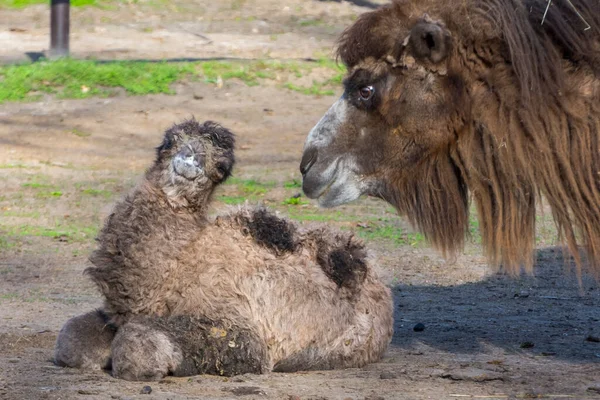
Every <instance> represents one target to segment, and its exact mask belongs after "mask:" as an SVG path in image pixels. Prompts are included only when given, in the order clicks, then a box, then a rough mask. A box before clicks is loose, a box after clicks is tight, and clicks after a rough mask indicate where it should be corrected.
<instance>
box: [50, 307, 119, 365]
mask: <svg viewBox="0 0 600 400" xmlns="http://www.w3.org/2000/svg"><path fill="white" fill-rule="evenodd" d="M114 336H115V328H114V327H113V326H111V325H109V324H108V323H107V317H106V315H105V314H104V313H103V312H102V311H100V310H96V311H92V312H89V313H87V314H83V315H79V316H77V317H73V318H71V319H70V320H68V321H67V323H66V324H65V325H64V326H63V327H62V329H61V330H60V333H59V334H58V338H57V339H56V348H55V350H54V362H55V363H56V365H59V366H61V367H72V368H83V369H95V370H100V369H107V368H110V347H111V342H112V340H113V338H114Z"/></svg>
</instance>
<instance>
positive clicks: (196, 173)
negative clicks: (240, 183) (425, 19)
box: [149, 119, 235, 202]
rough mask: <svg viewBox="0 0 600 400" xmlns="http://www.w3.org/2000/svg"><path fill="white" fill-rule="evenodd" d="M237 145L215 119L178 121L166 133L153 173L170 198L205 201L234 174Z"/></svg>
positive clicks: (158, 151) (151, 174)
mask: <svg viewBox="0 0 600 400" xmlns="http://www.w3.org/2000/svg"><path fill="white" fill-rule="evenodd" d="M234 145H235V137H234V134H233V133H232V132H230V131H229V130H227V129H226V128H224V127H222V126H221V125H219V124H217V123H215V122H211V121H206V122H204V123H202V124H200V123H198V122H197V121H196V120H193V119H192V120H189V121H185V122H183V123H180V124H176V125H174V126H173V127H172V128H170V129H169V130H167V131H166V132H165V136H164V139H163V142H162V144H161V145H160V146H159V147H158V148H157V158H156V161H155V163H154V165H153V166H152V168H151V169H150V171H149V176H150V177H154V178H155V179H157V180H158V182H157V183H158V185H159V186H160V187H161V188H162V190H163V191H164V192H165V193H166V194H167V195H168V196H169V197H182V198H186V199H187V201H188V202H189V201H192V200H196V201H205V200H206V199H207V195H210V193H212V190H213V189H214V188H215V187H216V185H218V184H220V183H222V182H224V181H225V180H226V179H227V178H228V177H229V175H231V170H232V168H233V164H234V162H235V158H234Z"/></svg>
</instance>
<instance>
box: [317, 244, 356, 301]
mask: <svg viewBox="0 0 600 400" xmlns="http://www.w3.org/2000/svg"><path fill="white" fill-rule="evenodd" d="M366 257H367V254H366V251H365V248H364V246H363V245H362V244H360V243H357V242H354V241H352V238H350V239H349V240H348V242H347V243H346V244H345V245H344V246H343V247H338V248H334V249H333V250H330V251H328V252H320V254H319V255H318V257H317V261H318V263H319V265H320V266H321V268H322V269H323V272H325V274H326V275H327V276H328V277H329V279H331V280H332V281H333V282H335V284H336V285H337V286H338V287H340V288H341V287H345V288H348V289H350V290H351V291H352V292H358V291H359V290H360V286H361V284H362V283H363V282H364V280H365V278H366V276H367V262H366Z"/></svg>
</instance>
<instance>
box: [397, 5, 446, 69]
mask: <svg viewBox="0 0 600 400" xmlns="http://www.w3.org/2000/svg"><path fill="white" fill-rule="evenodd" d="M408 42H409V44H410V47H411V49H412V53H413V56H414V57H415V58H417V59H424V58H426V59H429V61H431V62H433V63H439V62H440V61H443V60H444V59H445V58H446V57H447V56H448V54H449V53H450V50H451V48H452V37H451V36H450V32H449V31H448V30H447V29H446V27H445V26H444V24H443V23H441V22H437V21H434V20H432V19H431V17H429V15H427V14H425V15H423V17H421V19H419V21H418V22H417V23H416V24H415V26H414V27H413V28H412V30H411V31H410V38H409V40H408Z"/></svg>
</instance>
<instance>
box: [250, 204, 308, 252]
mask: <svg viewBox="0 0 600 400" xmlns="http://www.w3.org/2000/svg"><path fill="white" fill-rule="evenodd" d="M240 218H241V219H242V220H241V221H240V222H241V223H242V225H244V226H245V228H246V230H247V232H248V234H249V235H250V236H252V238H254V240H255V241H256V243H258V244H259V245H261V246H265V247H267V248H269V249H271V250H273V251H275V252H276V253H277V254H281V253H285V252H290V253H291V252H293V251H294V250H295V249H296V246H297V242H296V239H295V238H294V234H295V232H296V227H295V226H294V225H293V224H291V223H289V222H288V221H286V220H285V219H283V218H279V217H278V216H276V215H275V214H273V213H272V212H270V211H268V210H267V209H264V208H258V209H256V210H253V211H252V213H251V214H250V215H249V216H248V217H245V218H242V217H240Z"/></svg>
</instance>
